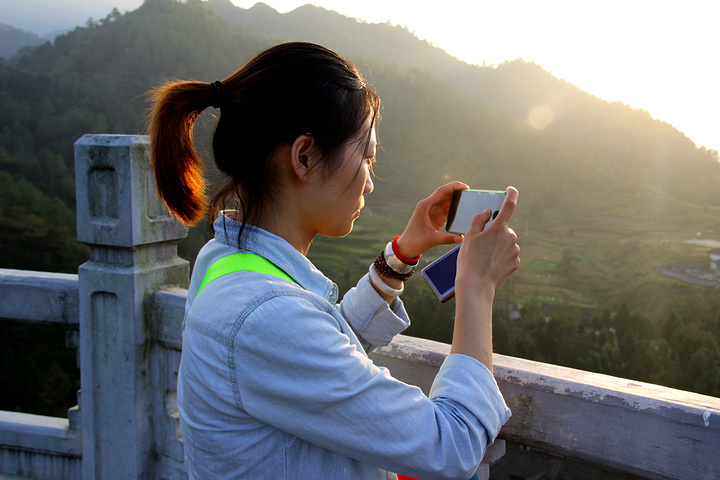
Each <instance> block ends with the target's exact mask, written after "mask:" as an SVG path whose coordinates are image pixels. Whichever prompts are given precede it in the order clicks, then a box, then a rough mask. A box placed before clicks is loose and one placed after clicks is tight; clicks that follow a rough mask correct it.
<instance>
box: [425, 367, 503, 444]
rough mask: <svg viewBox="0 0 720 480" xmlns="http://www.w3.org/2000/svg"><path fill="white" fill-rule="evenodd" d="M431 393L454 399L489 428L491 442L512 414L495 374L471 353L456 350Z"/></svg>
mask: <svg viewBox="0 0 720 480" xmlns="http://www.w3.org/2000/svg"><path fill="white" fill-rule="evenodd" d="M428 396H429V397H430V398H431V399H433V400H436V399H443V400H444V401H451V402H453V403H456V404H459V405H461V406H462V407H463V408H465V409H466V410H468V411H469V412H470V413H471V414H472V416H474V417H475V418H477V419H478V420H479V421H480V423H481V424H482V425H483V427H484V428H485V430H486V432H487V435H488V443H492V442H494V441H495V437H497V435H498V433H500V428H501V427H502V426H503V424H504V423H505V422H506V421H507V420H508V418H510V415H511V412H510V409H509V408H508V407H507V405H506V404H505V399H504V398H503V396H502V393H500V389H499V388H498V385H497V382H496V381H495V377H493V374H492V373H491V372H490V370H488V368H487V367H486V366H485V365H483V364H482V363H481V362H479V361H478V360H476V359H474V358H472V357H468V356H467V355H462V354H457V353H456V354H452V355H449V356H448V357H447V358H446V359H445V361H444V362H443V364H442V366H441V367H440V370H439V371H438V374H437V376H436V377H435V381H434V382H433V385H432V388H431V389H430V395H428Z"/></svg>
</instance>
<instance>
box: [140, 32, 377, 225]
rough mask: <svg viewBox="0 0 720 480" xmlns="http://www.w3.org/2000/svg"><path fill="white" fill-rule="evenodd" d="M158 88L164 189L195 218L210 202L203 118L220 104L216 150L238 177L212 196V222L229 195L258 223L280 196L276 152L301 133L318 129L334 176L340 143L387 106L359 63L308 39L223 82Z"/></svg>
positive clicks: (159, 174)
mask: <svg viewBox="0 0 720 480" xmlns="http://www.w3.org/2000/svg"><path fill="white" fill-rule="evenodd" d="M150 95H151V102H152V110H151V114H150V124H149V134H150V138H151V147H150V151H151V158H152V166H153V170H154V172H155V177H156V182H157V187H158V190H159V192H160V196H161V198H162V200H163V201H164V202H165V204H166V205H167V207H168V208H169V210H170V211H171V212H172V213H174V214H175V215H176V216H177V217H178V219H179V220H180V221H182V222H183V223H185V224H188V225H194V224H195V223H197V222H198V221H199V220H200V219H202V217H203V216H204V214H205V211H206V209H207V197H206V195H205V188H206V182H205V180H204V178H203V175H202V162H201V160H200V158H199V156H198V154H197V152H196V150H195V147H194V145H193V142H192V129H193V126H194V124H195V120H196V119H197V117H198V116H199V115H200V113H202V111H203V110H205V109H206V108H207V107H209V106H211V105H213V106H216V107H219V108H220V117H219V120H218V123H217V127H216V129H215V134H214V137H213V156H214V159H215V163H216V165H217V167H218V169H219V170H220V171H221V172H223V173H224V174H226V175H227V177H228V179H227V182H226V183H225V185H224V186H223V187H222V189H221V190H220V191H219V193H218V194H217V195H215V197H214V198H213V199H212V202H211V203H210V212H209V213H210V219H209V220H210V223H212V221H214V218H215V216H216V215H217V209H218V208H219V207H220V206H224V205H226V204H229V203H236V204H237V205H238V206H239V208H240V210H241V212H242V218H243V222H245V223H255V222H256V221H257V220H258V219H259V218H260V216H261V215H262V210H263V205H265V204H266V202H268V201H271V200H272V195H273V187H274V185H273V180H274V178H275V174H274V171H273V164H274V162H272V158H273V155H274V152H275V150H276V149H277V148H278V147H279V146H281V145H283V144H285V143H287V142H292V141H294V140H295V139H296V138H297V137H299V136H300V135H303V134H311V135H312V136H313V139H314V142H315V145H317V146H318V149H319V151H320V153H321V154H322V161H321V163H320V165H321V168H323V171H324V172H325V174H327V175H328V176H329V173H331V172H332V171H334V169H335V168H336V167H337V165H338V164H339V161H340V160H341V158H340V155H337V154H336V153H337V152H339V150H340V147H342V146H344V145H345V144H346V142H348V141H349V140H351V139H353V138H355V137H356V136H357V135H358V133H359V132H360V131H361V130H362V127H363V125H364V124H365V122H366V121H367V120H368V118H370V116H372V122H373V125H374V123H375V122H376V121H377V118H378V115H379V109H380V100H379V98H378V96H377V95H376V94H375V93H374V92H373V91H372V90H371V89H370V88H369V87H368V86H367V81H366V80H365V78H364V76H363V75H362V73H361V72H360V71H359V70H358V68H357V67H356V66H355V65H354V64H352V63H351V62H349V61H347V60H345V59H343V58H342V57H340V56H338V55H337V54H335V53H334V52H332V51H330V50H328V49H326V48H324V47H321V46H319V45H315V44H312V43H303V42H295V43H285V44H282V45H277V46H275V47H272V48H269V49H268V50H265V51H263V52H262V53H260V54H258V55H257V56H255V57H254V58H252V59H251V60H250V61H248V62H247V63H246V64H245V65H243V66H242V67H241V68H240V69H239V70H237V71H236V72H235V73H233V74H232V75H231V76H229V77H228V78H226V79H225V80H223V81H222V82H221V83H218V82H215V83H213V84H208V83H205V82H184V81H180V82H177V81H174V82H168V83H166V84H164V85H161V86H159V87H157V88H155V89H154V90H152V91H151V92H150ZM368 138H369V137H368ZM241 235H242V232H241Z"/></svg>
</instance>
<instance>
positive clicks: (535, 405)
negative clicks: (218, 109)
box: [0, 135, 720, 480]
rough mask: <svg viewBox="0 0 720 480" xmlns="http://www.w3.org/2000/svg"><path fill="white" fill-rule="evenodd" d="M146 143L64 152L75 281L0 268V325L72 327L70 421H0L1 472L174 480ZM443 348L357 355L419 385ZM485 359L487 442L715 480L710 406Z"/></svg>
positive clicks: (87, 144) (169, 292) (164, 233)
mask: <svg viewBox="0 0 720 480" xmlns="http://www.w3.org/2000/svg"><path fill="white" fill-rule="evenodd" d="M147 147H148V143H147V139H146V138H145V137H138V136H102V135H93V136H85V137H83V138H81V139H80V140H79V141H78V143H77V144H76V179H77V180H76V181H77V198H78V238H79V239H80V240H81V241H82V242H84V243H86V244H88V245H89V246H90V249H91V259H90V261H89V262H87V263H85V264H84V265H82V266H81V267H80V269H79V273H78V275H66V274H52V273H46V272H26V271H19V270H0V299H2V300H1V301H0V319H9V320H13V321H23V322H40V323H61V324H65V325H67V326H68V327H69V328H71V329H78V328H79V330H80V342H79V349H80V364H81V365H80V366H81V372H82V375H81V389H82V390H81V393H80V395H79V399H80V401H79V406H78V407H74V408H73V409H71V411H70V414H69V420H65V419H57V418H49V417H41V416H37V415H28V414H22V413H15V412H0V476H2V474H6V475H23V476H28V477H32V478H57V479H76V478H83V479H85V480H88V479H115V478H118V479H119V478H133V479H135V478H148V479H151V478H167V479H184V478H187V473H186V471H185V465H184V455H183V447H182V441H181V439H180V437H179V432H178V422H177V409H176V407H175V385H176V380H177V369H178V365H179V359H180V349H181V344H182V339H181V336H180V330H181V322H182V317H183V311H184V305H185V300H186V297H187V290H186V289H185V288H186V287H187V279H188V265H187V262H185V261H183V260H180V259H179V258H178V257H177V254H176V245H177V243H178V242H179V241H180V240H181V239H182V238H184V236H185V235H186V230H185V229H184V228H182V227H181V226H179V225H178V224H177V223H175V222H174V221H173V220H172V219H171V218H170V216H169V215H168V214H167V212H166V211H165V210H164V209H163V207H162V205H161V204H160V202H159V201H158V199H157V196H156V194H155V193H154V189H153V182H152V176H151V175H150V174H149V171H148V164H149V162H148V158H147ZM448 353H449V345H446V344H441V343H437V342H432V341H429V340H422V339H417V338H413V337H406V336H402V335H400V336H398V337H397V338H396V339H395V341H394V342H393V343H392V344H390V345H388V346H387V347H383V348H380V349H378V350H376V351H375V352H373V353H372V354H371V355H372V358H373V361H375V362H376V363H377V364H379V365H384V366H387V367H388V368H389V369H390V370H391V372H392V374H393V375H394V376H396V377H397V378H399V379H401V380H404V381H406V382H408V383H412V384H415V385H418V386H420V387H421V388H423V389H424V390H425V391H426V392H427V391H428V389H429V387H430V385H431V383H432V381H433V379H434V377H435V374H436V373H437V369H438V368H439V366H440V365H441V363H442V362H443V360H444V359H445V357H446V356H447V355H448ZM494 362H495V370H494V374H495V377H496V379H497V382H498V385H499V386H500V389H501V390H502V392H503V395H504V397H505V399H506V401H507V403H508V406H509V407H510V408H511V409H512V411H513V416H512V417H511V419H510V420H509V421H508V422H507V424H506V425H505V426H504V427H503V430H502V432H501V437H502V438H504V439H508V440H510V441H513V442H516V443H519V444H523V445H528V446H531V447H534V448H535V449H538V450H542V451H545V452H548V453H550V454H553V455H558V456H564V457H568V458H573V459H579V460H583V461H586V462H590V463H593V464H596V465H600V466H603V467H605V468H609V469H613V470H617V471H620V472H627V473H631V474H635V475H639V476H642V477H645V478H650V479H690V478H692V479H713V478H720V457H719V456H718V451H720V399H718V398H714V397H708V396H703V395H698V394H694V393H689V392H683V391H678V390H673V389H670V388H665V387H660V386H657V385H650V384H645V383H641V382H635V381H629V380H624V379H619V378H614V377H609V376H606V375H599V374H594V373H589V372H584V371H579V370H574V369H570V368H564V367H558V366H554V365H548V364H543V363H538V362H532V361H528V360H522V359H518V358H512V357H506V356H502V355H495V357H494ZM490 454H491V456H492V455H495V456H496V457H497V455H502V452H501V451H499V449H498V448H497V447H495V449H494V450H491V451H490ZM485 474H487V468H486V470H485Z"/></svg>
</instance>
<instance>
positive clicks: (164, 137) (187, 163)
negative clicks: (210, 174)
mask: <svg viewBox="0 0 720 480" xmlns="http://www.w3.org/2000/svg"><path fill="white" fill-rule="evenodd" d="M214 91H215V89H214V88H213V87H212V85H210V84H207V83H203V82H167V83H165V84H164V85H161V86H159V87H157V88H155V89H153V90H152V91H151V92H150V94H149V95H150V101H151V104H152V108H151V113H150V122H149V135H150V157H151V161H152V169H153V171H154V173H155V182H156V185H157V188H158V192H159V193H160V198H161V199H162V201H163V202H164V203H165V205H166V206H167V207H168V210H170V212H171V213H173V214H175V216H177V218H178V219H179V220H180V221H181V222H182V223H184V224H185V225H194V224H196V223H197V222H198V221H200V220H201V219H202V217H203V216H204V214H205V210H206V206H207V196H206V195H205V186H206V182H205V179H204V178H203V172H202V160H201V159H200V157H199V155H198V153H197V151H196V150H195V146H194V145H193V141H192V132H193V127H194V125H195V121H196V120H197V117H198V116H199V115H200V114H201V113H202V111H203V110H205V109H206V108H207V107H208V106H210V104H211V103H213V92H214Z"/></svg>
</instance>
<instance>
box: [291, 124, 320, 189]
mask: <svg viewBox="0 0 720 480" xmlns="http://www.w3.org/2000/svg"><path fill="white" fill-rule="evenodd" d="M316 155H317V146H316V145H315V139H314V138H313V136H312V135H311V134H309V133H306V134H304V135H300V136H299V137H297V138H296V139H295V141H294V142H293V144H292V146H291V147H290V165H291V166H292V170H293V173H294V174H295V176H296V177H297V179H298V180H300V182H302V183H305V182H307V181H308V174H309V173H310V170H311V169H312V167H313V163H314V157H315V156H316Z"/></svg>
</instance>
